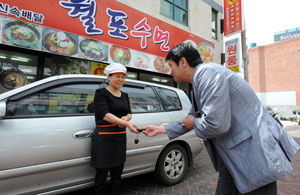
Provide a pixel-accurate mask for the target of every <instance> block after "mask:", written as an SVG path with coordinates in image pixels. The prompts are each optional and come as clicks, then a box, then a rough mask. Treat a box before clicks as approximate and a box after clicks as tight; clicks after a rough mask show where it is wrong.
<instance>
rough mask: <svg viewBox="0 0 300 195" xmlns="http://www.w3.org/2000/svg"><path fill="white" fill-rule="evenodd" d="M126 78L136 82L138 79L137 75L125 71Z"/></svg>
mask: <svg viewBox="0 0 300 195" xmlns="http://www.w3.org/2000/svg"><path fill="white" fill-rule="evenodd" d="M126 78H128V79H134V80H137V79H138V73H136V72H130V71H127V77H126Z"/></svg>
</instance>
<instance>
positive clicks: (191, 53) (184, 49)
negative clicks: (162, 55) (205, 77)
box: [166, 43, 203, 67]
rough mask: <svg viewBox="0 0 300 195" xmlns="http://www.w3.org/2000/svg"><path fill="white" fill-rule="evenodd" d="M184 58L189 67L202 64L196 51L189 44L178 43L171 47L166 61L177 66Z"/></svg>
mask: <svg viewBox="0 0 300 195" xmlns="http://www.w3.org/2000/svg"><path fill="white" fill-rule="evenodd" d="M182 57H184V58H185V59H186V60H187V62H188V63H189V65H190V66H191V67H195V66H197V65H198V64H202V63H203V62H202V60H201V57H200V54H199V52H198V50H197V49H196V48H195V47H193V46H192V45H191V44H187V43H180V44H178V45H175V47H173V48H172V49H171V50H170V51H169V53H168V55H167V57H166V60H170V59H171V60H173V61H174V62H175V63H176V64H177V65H178V63H179V60H180V59H181V58H182Z"/></svg>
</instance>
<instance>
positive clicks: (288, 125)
mask: <svg viewBox="0 0 300 195" xmlns="http://www.w3.org/2000/svg"><path fill="white" fill-rule="evenodd" d="M280 122H281V123H282V125H283V127H284V129H285V130H286V131H287V132H288V133H289V134H290V135H291V136H293V137H296V138H300V125H299V124H298V123H297V122H291V121H280Z"/></svg>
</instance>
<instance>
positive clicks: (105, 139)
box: [91, 125, 127, 168]
mask: <svg viewBox="0 0 300 195" xmlns="http://www.w3.org/2000/svg"><path fill="white" fill-rule="evenodd" d="M126 143H127V142H126V127H123V128H120V127H119V126H118V125H97V127H96V129H95V130H94V132H93V135H92V148H91V167H94V168H109V167H116V166H119V165H121V164H123V163H124V162H125V160H126Z"/></svg>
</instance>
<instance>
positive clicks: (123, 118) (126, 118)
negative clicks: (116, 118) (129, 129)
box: [119, 114, 131, 128]
mask: <svg viewBox="0 0 300 195" xmlns="http://www.w3.org/2000/svg"><path fill="white" fill-rule="evenodd" d="M121 120H123V121H126V122H127V121H130V120H131V115H130V114H128V115H126V116H122V117H121ZM119 127H120V128H123V127H125V125H119Z"/></svg>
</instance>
